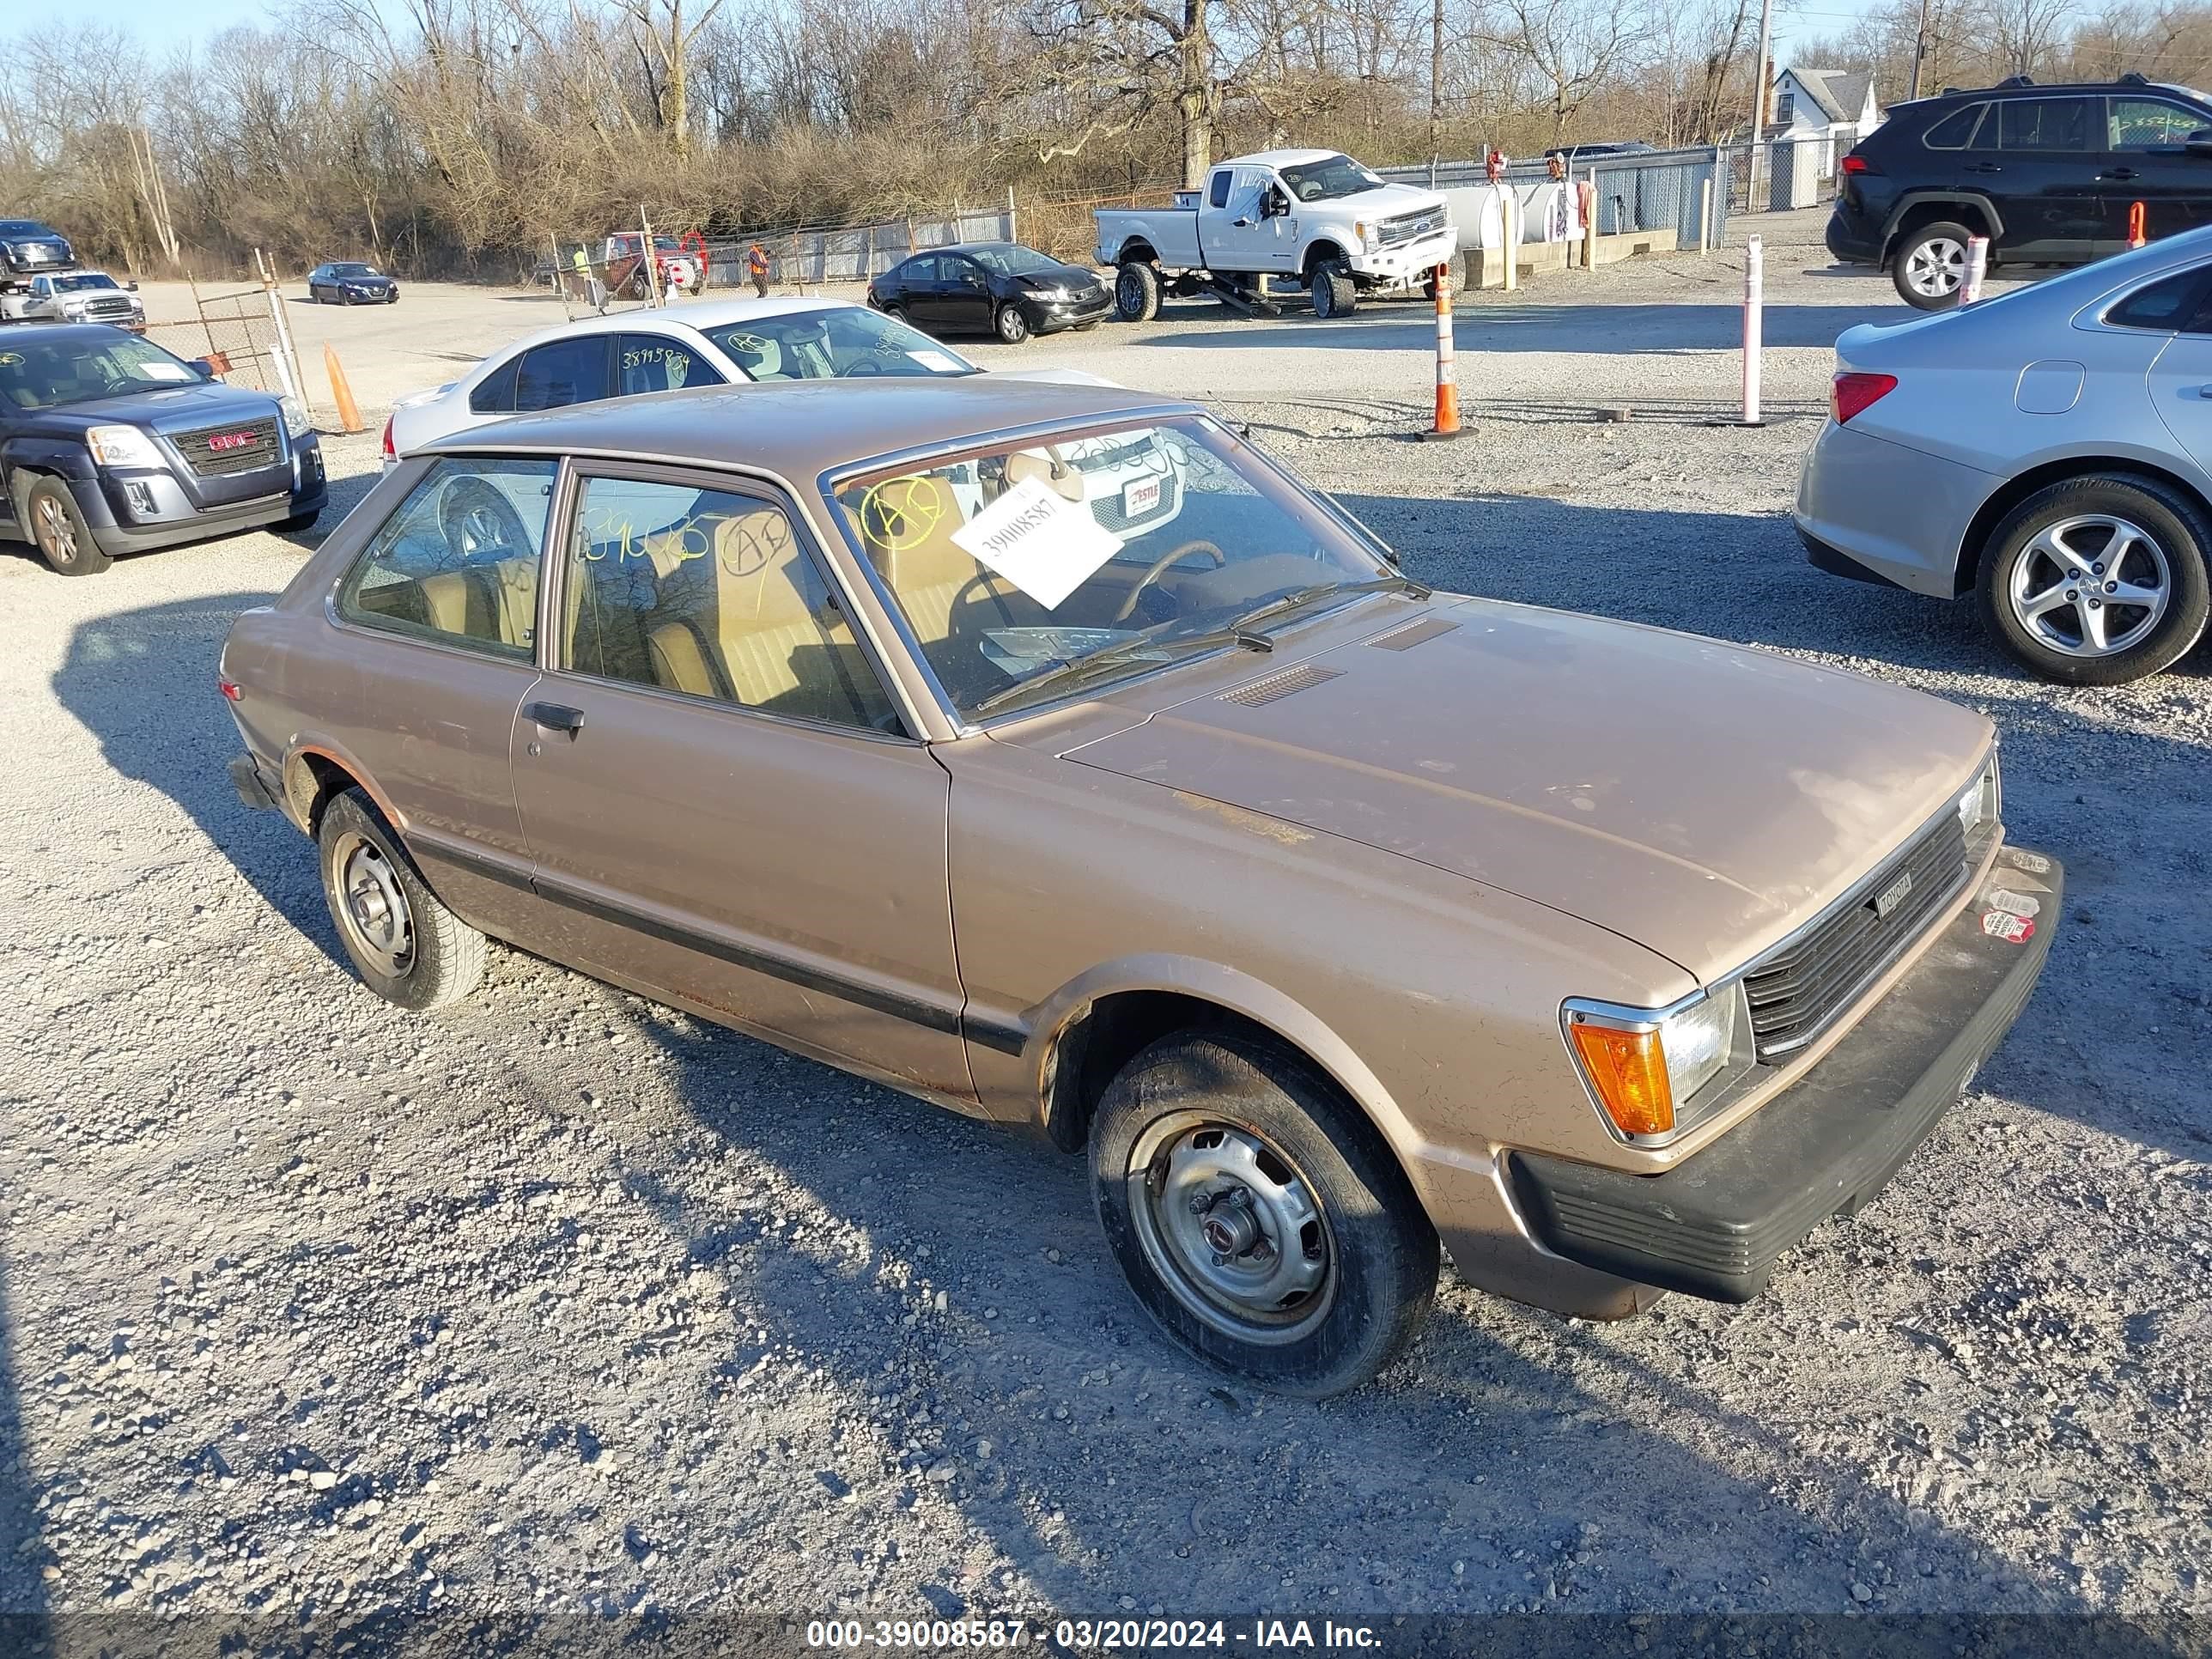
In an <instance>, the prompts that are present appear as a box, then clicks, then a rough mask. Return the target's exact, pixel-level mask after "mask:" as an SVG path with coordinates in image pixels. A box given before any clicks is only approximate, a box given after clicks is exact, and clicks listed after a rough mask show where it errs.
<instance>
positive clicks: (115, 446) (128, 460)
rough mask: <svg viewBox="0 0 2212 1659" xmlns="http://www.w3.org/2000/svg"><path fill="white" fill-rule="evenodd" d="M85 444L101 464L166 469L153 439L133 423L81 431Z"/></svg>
mask: <svg viewBox="0 0 2212 1659" xmlns="http://www.w3.org/2000/svg"><path fill="white" fill-rule="evenodd" d="M84 447H86V448H87V449H89V450H90V451H91V452H92V459H94V460H95V461H98V462H99V463H100V465H102V466H158V467H161V468H164V469H165V470H166V468H167V465H168V463H167V461H164V460H163V459H161V451H160V450H158V449H156V448H155V447H154V441H153V440H152V439H151V438H149V437H148V436H147V435H145V434H144V433H143V432H141V431H140V430H139V429H138V428H137V427H135V426H96V427H94V428H92V429H91V430H90V431H88V432H87V433H86V434H85V435H84Z"/></svg>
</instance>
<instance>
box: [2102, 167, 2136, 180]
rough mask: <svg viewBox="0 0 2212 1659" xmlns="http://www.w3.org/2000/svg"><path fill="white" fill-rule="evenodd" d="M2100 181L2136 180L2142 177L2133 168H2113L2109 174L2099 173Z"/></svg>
mask: <svg viewBox="0 0 2212 1659" xmlns="http://www.w3.org/2000/svg"><path fill="white" fill-rule="evenodd" d="M2097 176H2098V177H2099V178H2100V179H2136V178H2140V177H2142V175H2141V174H2140V173H2137V172H2136V170H2135V169H2134V168H2133V167H2114V168H2113V169H2112V171H2111V172H2110V173H2099V174H2098V175H2097Z"/></svg>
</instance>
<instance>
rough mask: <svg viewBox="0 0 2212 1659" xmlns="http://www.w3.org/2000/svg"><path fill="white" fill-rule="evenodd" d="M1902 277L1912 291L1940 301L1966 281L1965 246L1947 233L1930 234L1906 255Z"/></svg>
mask: <svg viewBox="0 0 2212 1659" xmlns="http://www.w3.org/2000/svg"><path fill="white" fill-rule="evenodd" d="M1905 283H1907V285H1908V286H1910V287H1911V289H1912V291H1913V292H1914V293H1915V294H1917V295H1923V296H1924V297H1925V298H1928V299H1930V300H1940V299H1942V298H1944V297H1945V296H1946V295H1953V294H1956V293H1957V292H1958V291H1959V289H1960V288H1961V287H1962V286H1963V285H1964V284H1965V283H1966V245H1965V244H1964V243H1963V242H1957V241H1954V240H1952V239H1951V238H1950V237H1948V236H1931V237H1929V239H1928V240H1926V241H1924V242H1923V243H1921V244H1920V245H1919V246H1917V247H1916V248H1914V249H1913V250H1912V252H1911V253H1910V254H1908V255H1907V256H1906V258H1905Z"/></svg>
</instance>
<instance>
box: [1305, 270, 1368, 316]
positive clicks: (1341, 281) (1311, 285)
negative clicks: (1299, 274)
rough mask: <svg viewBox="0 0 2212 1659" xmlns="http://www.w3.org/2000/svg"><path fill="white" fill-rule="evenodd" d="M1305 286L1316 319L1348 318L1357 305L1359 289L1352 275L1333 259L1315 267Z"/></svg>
mask: <svg viewBox="0 0 2212 1659" xmlns="http://www.w3.org/2000/svg"><path fill="white" fill-rule="evenodd" d="M1306 286H1307V287H1308V289H1310V290H1311V291H1312V294H1313V308H1314V315H1315V316H1316V317H1320V318H1323V319H1327V318H1331V317H1349V316H1350V315H1352V311H1353V309H1354V308H1355V307H1357V306H1358V303H1359V289H1358V287H1357V286H1356V285H1355V284H1354V283H1352V274H1351V273H1350V272H1349V271H1347V270H1345V268H1344V267H1343V266H1342V265H1340V264H1337V263H1336V262H1335V261H1334V259H1331V260H1328V261H1325V262H1324V263H1322V264H1317V265H1316V266H1315V267H1314V268H1313V272H1312V274H1311V275H1310V276H1308V278H1307V279H1306Z"/></svg>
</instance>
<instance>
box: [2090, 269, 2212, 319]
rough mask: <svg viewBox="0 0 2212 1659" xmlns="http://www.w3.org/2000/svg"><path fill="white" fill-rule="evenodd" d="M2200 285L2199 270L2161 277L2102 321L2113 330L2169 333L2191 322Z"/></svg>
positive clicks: (2202, 282)
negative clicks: (2137, 329) (2134, 329)
mask: <svg viewBox="0 0 2212 1659" xmlns="http://www.w3.org/2000/svg"><path fill="white" fill-rule="evenodd" d="M2204 282H2205V273H2204V271H2203V270H2185V271H2183V272H2181V274H2180V275H2179V276H2166V277H2162V278H2160V280H2159V281H2157V282H2155V283H2151V284H2150V285H2149V286H2148V287H2146V288H2139V289H2136V291H2135V292H2134V293H2132V294H2130V295H2128V296H2127V298H2126V299H2124V300H2123V301H2120V302H2119V304H2118V305H2116V306H2114V307H2112V309H2111V310H2109V311H2107V312H2106V313H2105V320H2106V322H2107V323H2109V324H2111V325H2112V326H2114V327H2115V328H2147V329H2155V330H2156V331H2159V332H2160V333H2161V334H2171V333H2173V332H2174V331H2177V330H2179V329H2180V328H2181V327H2182V326H2183V325H2185V324H2186V323H2189V322H2191V321H2192V320H2193V319H2195V317H2196V313H2197V301H2198V299H2199V297H2200V296H2201V295H2203V292H2204ZM2192 332H2194V330H2192Z"/></svg>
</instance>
